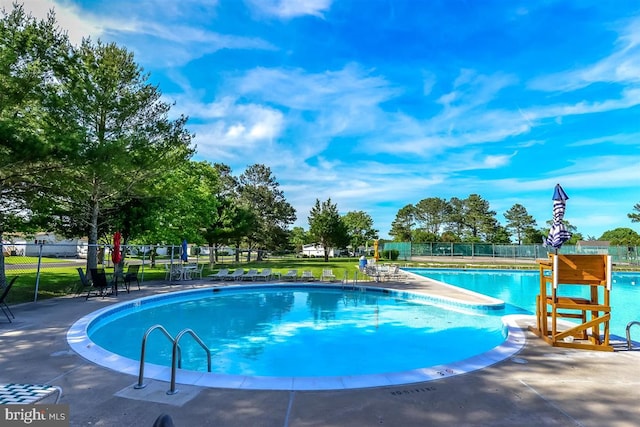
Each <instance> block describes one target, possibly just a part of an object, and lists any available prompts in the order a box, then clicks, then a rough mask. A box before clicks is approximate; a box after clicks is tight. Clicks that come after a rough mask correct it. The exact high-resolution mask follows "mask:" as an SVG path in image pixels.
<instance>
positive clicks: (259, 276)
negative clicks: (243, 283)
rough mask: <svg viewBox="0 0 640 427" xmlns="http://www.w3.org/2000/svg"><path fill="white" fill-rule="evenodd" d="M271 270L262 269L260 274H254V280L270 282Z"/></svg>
mask: <svg viewBox="0 0 640 427" xmlns="http://www.w3.org/2000/svg"><path fill="white" fill-rule="evenodd" d="M271 276H272V274H271V269H270V268H264V269H263V270H262V271H261V272H260V273H258V274H256V276H255V278H256V280H258V279H262V280H271Z"/></svg>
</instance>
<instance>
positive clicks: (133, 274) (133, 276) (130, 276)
mask: <svg viewBox="0 0 640 427" xmlns="http://www.w3.org/2000/svg"><path fill="white" fill-rule="evenodd" d="M139 270H140V266H139V265H130V266H129V267H127V272H126V273H125V275H124V285H125V287H126V288H127V293H129V288H130V287H131V282H132V281H133V280H135V281H136V283H137V284H138V290H140V280H139V279H138V271H139Z"/></svg>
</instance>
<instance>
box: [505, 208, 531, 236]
mask: <svg viewBox="0 0 640 427" xmlns="http://www.w3.org/2000/svg"><path fill="white" fill-rule="evenodd" d="M504 217H505V219H506V220H507V225H506V228H507V230H510V231H511V233H512V234H514V235H515V236H516V240H517V241H518V244H519V245H520V244H522V238H523V237H524V236H525V232H526V230H528V229H529V228H533V227H535V226H536V220H535V219H533V217H532V216H531V215H529V213H528V212H527V209H526V208H525V207H524V206H522V205H521V204H519V203H516V204H515V205H513V206H512V207H511V209H509V210H508V211H506V212H505V213H504Z"/></svg>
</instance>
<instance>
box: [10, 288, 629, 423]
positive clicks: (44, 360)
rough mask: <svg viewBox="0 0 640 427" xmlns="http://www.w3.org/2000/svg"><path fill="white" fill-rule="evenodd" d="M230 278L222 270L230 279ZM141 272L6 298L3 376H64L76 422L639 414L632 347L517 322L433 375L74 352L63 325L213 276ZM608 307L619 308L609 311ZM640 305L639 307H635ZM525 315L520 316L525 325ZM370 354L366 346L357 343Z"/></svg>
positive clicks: (589, 418)
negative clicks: (232, 381) (139, 360)
mask: <svg viewBox="0 0 640 427" xmlns="http://www.w3.org/2000/svg"><path fill="white" fill-rule="evenodd" d="M227 283H228V282H227ZM212 285H214V283H213V282H210V281H189V282H185V283H184V284H181V285H173V286H171V285H168V284H167V283H166V282H147V283H144V284H143V285H142V288H143V289H142V291H137V290H135V291H132V292H131V294H126V293H122V292H121V293H120V294H119V296H118V297H107V298H105V299H101V298H92V299H90V300H89V301H85V300H84V297H79V298H72V297H64V298H56V299H51V300H43V301H39V302H37V303H27V304H20V305H16V306H13V307H12V311H13V312H14V313H15V315H16V319H15V320H14V323H8V322H7V321H6V319H3V320H2V321H0V342H1V346H0V366H1V369H0V382H2V383H9V382H12V383H32V384H41V383H48V384H53V385H58V386H61V387H62V388H63V395H62V398H61V400H60V403H65V404H69V405H70V412H71V422H70V425H73V426H87V425H95V426H138V425H139V426H151V425H152V424H153V422H154V420H155V419H156V418H157V417H158V415H160V414H162V413H167V414H169V415H170V416H171V417H172V418H173V421H174V423H175V425H176V426H208V425H210V426H243V427H244V426H283V427H298V426H305V427H306V426H373V425H389V426H425V425H429V426H440V425H442V426H483V425H486V426H598V427H600V426H605V425H606V426H632V425H638V420H640V406H639V405H638V397H639V396H640V392H639V391H638V390H640V350H633V351H627V350H626V342H622V341H618V342H617V343H616V344H615V347H616V349H617V351H615V352H613V353H601V352H590V351H582V350H571V349H559V348H553V347H550V346H548V345H547V344H546V343H544V342H543V341H542V340H540V339H539V338H537V337H535V336H534V335H533V334H532V333H530V332H525V336H526V344H525V347H524V349H523V350H522V351H521V352H520V353H518V354H517V355H515V356H514V357H511V358H509V359H506V360H504V361H502V362H499V363H496V364H494V365H492V366H489V367H487V368H484V369H482V370H479V371H474V372H470V373H467V374H464V375H458V376H454V377H447V378H443V379H438V380H434V381H429V382H422V383H413V384H407V385H398V386H388V387H377V388H366V389H352V390H339V391H335V390H333V391H264V390H234V389H222V388H201V387H197V386H186V385H180V384H179V385H178V387H177V388H178V390H179V392H178V394H176V395H173V396H169V395H167V394H166V391H167V390H168V389H169V382H168V380H169V378H167V381H158V380H149V381H146V382H147V383H148V384H149V385H148V386H147V388H145V389H143V390H135V389H133V385H134V384H135V383H136V382H137V377H136V376H132V375H127V374H122V373H119V372H115V371H112V370H110V369H107V368H104V367H101V366H98V365H95V364H93V363H91V362H89V361H87V360H85V359H84V358H82V357H81V356H79V355H78V354H76V353H75V352H73V351H72V350H71V349H70V347H69V345H68V343H67V339H66V333H67V330H68V328H69V327H70V326H71V324H72V323H73V322H75V321H76V320H77V319H79V318H80V317H82V316H84V315H86V314H88V313H90V312H92V311H95V310H97V309H99V308H103V307H105V306H107V305H110V304H113V303H116V302H121V301H125V300H130V299H134V298H138V297H140V296H146V295H152V294H157V293H163V292H172V291H176V290H182V289H192V288H194V287H201V286H212ZM367 285H378V286H380V285H382V286H385V287H389V288H394V289H410V290H412V291H416V292H426V293H429V294H434V295H437V296H441V297H450V298H457V299H464V300H467V298H469V299H471V297H470V296H469V294H467V293H463V292H458V291H456V289H455V288H450V287H442V286H440V285H438V284H437V283H435V282H430V281H428V280H422V279H419V278H411V279H410V280H407V281H404V282H384V283H381V284H380V283H378V284H376V283H367ZM613 315H614V316H615V313H614V314H613ZM639 315H640V314H639ZM526 323H527V321H523V322H522V327H523V328H526V326H527V324H526ZM363 357H367V355H363Z"/></svg>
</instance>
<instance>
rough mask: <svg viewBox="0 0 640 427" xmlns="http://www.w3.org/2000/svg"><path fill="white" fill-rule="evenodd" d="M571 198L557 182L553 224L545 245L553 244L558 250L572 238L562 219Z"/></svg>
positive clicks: (554, 196) (554, 194)
mask: <svg viewBox="0 0 640 427" xmlns="http://www.w3.org/2000/svg"><path fill="white" fill-rule="evenodd" d="M568 199H569V196H567V193H565V192H564V190H563V189H562V186H560V184H556V188H555V190H554V192H553V224H552V225H551V229H550V230H549V235H548V236H547V239H546V240H545V242H544V244H545V246H551V247H552V248H555V249H556V251H557V250H558V249H560V247H561V246H562V244H563V243H564V242H566V241H567V240H569V239H570V238H571V233H570V232H569V230H567V227H566V226H565V225H564V222H563V221H562V220H563V218H564V213H565V210H566V204H567V203H566V201H567V200H568Z"/></svg>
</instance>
